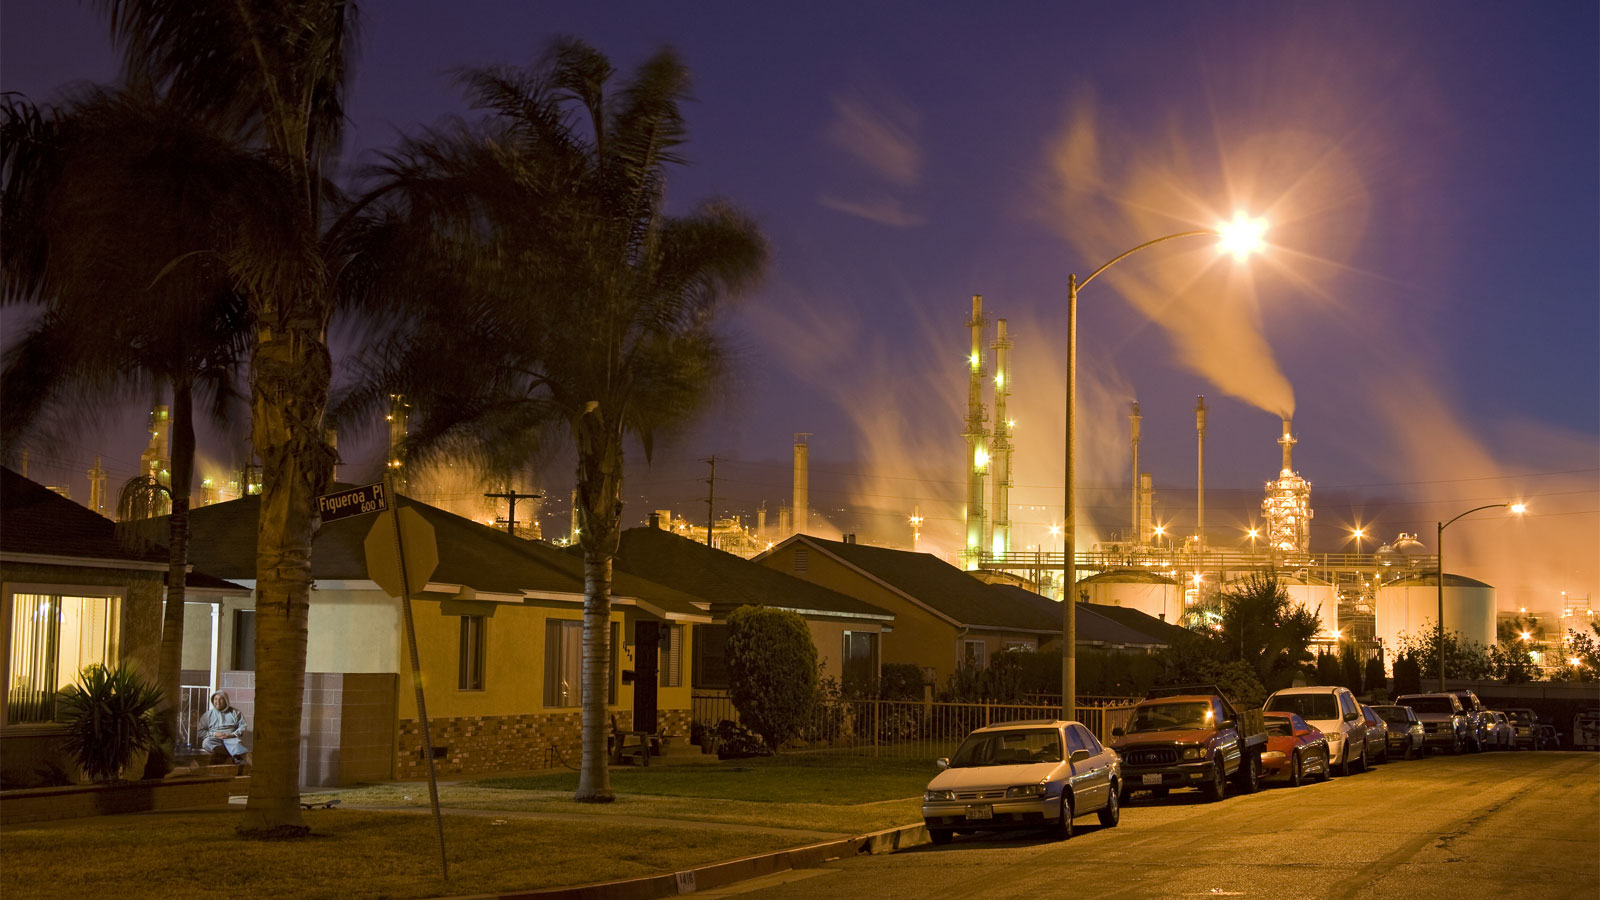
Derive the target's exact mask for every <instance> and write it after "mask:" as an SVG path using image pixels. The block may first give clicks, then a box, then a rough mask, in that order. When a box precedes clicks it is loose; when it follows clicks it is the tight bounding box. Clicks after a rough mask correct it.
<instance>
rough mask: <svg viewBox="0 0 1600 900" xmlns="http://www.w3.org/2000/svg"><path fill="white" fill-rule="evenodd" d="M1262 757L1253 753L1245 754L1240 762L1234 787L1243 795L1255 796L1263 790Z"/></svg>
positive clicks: (1235, 775) (1235, 774)
mask: <svg viewBox="0 0 1600 900" xmlns="http://www.w3.org/2000/svg"><path fill="white" fill-rule="evenodd" d="M1260 767H1261V757H1259V756H1256V755H1255V754H1253V753H1247V754H1245V756H1244V758H1243V759H1241V760H1239V771H1237V772H1235V773H1234V775H1233V777H1234V782H1233V783H1234V785H1235V786H1236V787H1238V788H1239V793H1241V794H1254V793H1255V792H1256V791H1258V790H1260V789H1261V770H1260Z"/></svg>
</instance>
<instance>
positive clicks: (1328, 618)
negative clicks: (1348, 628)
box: [1224, 571, 1339, 641]
mask: <svg viewBox="0 0 1600 900" xmlns="http://www.w3.org/2000/svg"><path fill="white" fill-rule="evenodd" d="M1277 578H1278V584H1279V585H1280V586H1281V587H1282V588H1283V592H1284V593H1286V594H1288V595H1289V602H1290V603H1293V604H1294V605H1295V606H1297V607H1299V608H1300V609H1306V610H1310V611H1311V612H1314V613H1316V614H1317V618H1318V619H1320V620H1321V622H1322V627H1321V628H1319V629H1317V635H1316V637H1317V640H1321V641H1332V640H1337V638H1335V637H1334V632H1335V631H1338V630H1339V594H1338V592H1337V591H1335V590H1334V588H1333V585H1332V584H1330V583H1329V582H1326V581H1323V580H1322V579H1320V578H1313V577H1311V576H1310V575H1309V574H1308V573H1306V572H1304V571H1297V572H1279V573H1278V575H1277ZM1249 582H1250V579H1249V577H1245V578H1238V579H1235V580H1233V581H1230V582H1228V583H1227V584H1226V585H1225V588H1224V589H1225V590H1230V591H1235V590H1238V589H1240V588H1242V587H1244V586H1245V585H1247V584H1249Z"/></svg>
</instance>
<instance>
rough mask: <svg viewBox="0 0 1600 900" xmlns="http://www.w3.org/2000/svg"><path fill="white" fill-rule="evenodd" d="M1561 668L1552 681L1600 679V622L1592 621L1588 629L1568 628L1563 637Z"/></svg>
mask: <svg viewBox="0 0 1600 900" xmlns="http://www.w3.org/2000/svg"><path fill="white" fill-rule="evenodd" d="M1556 652H1559V653H1560V654H1561V659H1560V668H1558V669H1556V671H1555V672H1554V673H1553V674H1552V675H1551V676H1550V680H1551V681H1595V680H1597V679H1600V623H1594V622H1591V623H1590V624H1589V629H1588V630H1587V631H1577V630H1574V629H1571V628H1569V629H1567V633H1566V636H1565V637H1564V638H1563V639H1562V647H1561V649H1560V650H1559V651H1556Z"/></svg>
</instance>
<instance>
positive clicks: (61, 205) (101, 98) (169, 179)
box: [0, 88, 271, 776]
mask: <svg viewBox="0 0 1600 900" xmlns="http://www.w3.org/2000/svg"><path fill="white" fill-rule="evenodd" d="M0 131H3V133H4V135H5V138H6V140H5V146H4V149H3V150H0V197H3V201H4V210H5V220H4V225H3V226H0V229H3V232H0V237H3V242H0V243H3V249H0V264H3V280H0V300H3V301H4V302H6V303H30V304H36V305H37V306H38V307H39V308H40V310H41V314H40V315H39V316H37V317H36V318H35V319H34V321H33V323H32V325H31V327H30V328H29V329H28V330H27V331H26V333H25V334H23V335H22V336H21V338H20V339H19V340H18V341H16V342H15V343H14V344H13V345H12V347H11V348H10V349H9V350H8V352H7V353H6V356H5V358H4V363H3V370H0V441H3V442H4V445H5V449H6V450H8V451H9V450H12V449H14V448H15V447H17V446H18V445H19V444H20V442H21V441H22V440H24V439H25V438H27V437H29V436H30V435H31V434H32V433H33V432H34V431H35V430H36V429H37V427H38V426H39V425H40V422H41V420H42V419H43V418H44V417H45V415H46V414H47V413H49V412H52V411H61V410H65V411H67V412H70V413H71V416H70V417H67V418H68V420H69V421H72V422H76V423H77V424H78V426H79V427H80V428H81V427H82V426H83V425H86V424H87V423H88V422H90V421H92V419H91V416H90V413H92V412H95V411H99V410H101V409H104V408H106V407H109V406H112V405H115V404H116V403H117V402H118V401H119V400H122V399H126V398H127V397H129V396H130V395H142V396H144V397H148V396H150V395H152V394H160V393H163V392H170V393H171V395H172V398H173V410H172V419H171V435H172V443H171V453H172V460H171V466H172V469H171V472H170V476H169V481H170V484H168V485H163V484H162V483H161V482H160V481H159V480H158V479H157V478H156V477H155V475H154V474H149V473H146V474H142V475H140V476H139V477H137V478H135V479H134V481H133V483H131V484H130V486H129V487H130V488H131V490H124V491H123V496H124V500H125V501H128V502H127V503H123V504H119V506H120V507H121V513H122V517H123V518H125V519H126V518H129V517H134V516H153V515H165V514H166V513H167V512H168V511H169V510H168V509H166V508H165V507H167V506H168V505H169V504H170V512H171V514H172V517H171V520H170V535H169V537H170V542H169V550H170V556H169V560H170V562H169V569H168V573H167V582H168V588H167V604H166V611H165V614H164V621H163V623H162V630H161V647H160V655H159V660H160V662H159V667H158V672H157V688H158V689H159V691H160V693H161V696H162V700H161V705H160V708H159V710H158V714H159V717H160V723H161V727H162V728H163V729H164V733H165V734H166V735H175V734H176V733H177V716H178V708H177V704H178V700H177V698H178V696H179V683H180V675H181V667H182V662H183V612H184V605H183V601H184V578H185V572H186V571H187V568H188V519H189V515H188V513H189V501H190V485H191V482H192V480H193V472H194V454H195V431H194V408H195V400H196V397H197V396H198V397H199V398H201V399H202V400H207V399H209V407H208V409H209V412H210V413H211V415H212V417H213V418H215V419H219V420H220V419H223V418H224V417H225V413H226V407H227V405H228V403H229V401H230V400H231V399H232V398H233V397H234V396H235V392H234V387H233V385H234V381H235V379H236V376H237V373H238V370H239V368H240V366H241V363H242V360H243V355H244V347H245V339H246V335H247V333H248V332H247V328H246V326H247V321H248V317H247V310H246V308H245V303H244V300H243V298H242V297H241V296H240V294H239V293H238V292H237V291H235V290H234V289H233V285H232V280H231V278H230V277H229V275H228V272H227V270H226V267H225V266H224V265H223V264H222V262H221V259H220V255H219V254H220V248H221V243H220V241H219V229H218V228H217V227H216V225H215V224H214V221H215V219H216V218H217V217H227V216H230V215H235V214H246V213H247V212H248V211H249V210H250V209H251V207H252V206H253V203H252V199H253V198H251V196H250V192H249V189H248V188H249V185H250V184H251V183H252V181H259V180H260V177H259V176H261V175H262V174H266V175H268V176H270V175H271V171H270V169H267V168H266V167H265V166H264V165H263V163H262V162H261V160H259V159H258V158H255V157H253V156H251V155H250V154H247V153H245V152H244V151H243V150H242V149H241V148H240V147H239V146H238V145H237V144H235V143H234V142H233V141H231V140H230V139H229V138H228V136H226V135H223V134H219V133H217V132H215V131H213V130H211V129H208V128H206V127H205V126H204V125H203V124H201V123H199V122H196V121H194V120H192V119H190V118H188V117H185V116H183V115H181V114H179V113H178V112H177V111H176V110H174V109H173V108H172V107H171V106H170V105H169V104H166V103H164V102H162V101H161V100H160V99H159V98H157V97H155V96H153V95H151V94H150V93H149V92H147V91H143V90H139V89H131V90H124V91H113V90H106V89H101V88H94V89H88V90H84V91H81V92H80V93H79V94H78V96H77V97H76V98H75V99H74V100H72V101H71V102H70V103H68V104H66V105H65V106H63V107H58V108H55V109H50V110H40V109H38V108H36V107H33V106H32V105H30V104H28V103H27V102H26V101H23V100H21V99H20V98H8V99H7V100H6V102H5V103H3V104H0ZM163 474H164V475H166V474H167V473H163ZM135 505H137V507H138V508H137V509H136V508H135ZM161 749H162V750H163V752H162V753H159V754H153V755H152V756H151V762H152V766H151V770H150V772H149V774H152V775H156V776H159V775H161V774H165V772H166V771H167V769H168V768H170V765H169V764H170V761H171V752H172V747H171V745H170V744H169V743H167V742H165V741H163V742H162V744H161Z"/></svg>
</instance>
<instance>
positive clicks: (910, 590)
mask: <svg viewBox="0 0 1600 900" xmlns="http://www.w3.org/2000/svg"><path fill="white" fill-rule="evenodd" d="M796 542H799V543H804V544H806V545H809V546H810V547H812V548H814V549H816V550H818V551H820V552H822V553H826V554H828V555H829V556H832V557H833V558H835V559H837V560H839V561H840V562H843V563H845V564H846V565H848V566H851V567H852V568H855V569H857V570H858V571H860V572H862V573H863V574H865V575H867V576H869V577H871V578H874V579H877V580H878V581H880V582H882V583H883V584H885V585H887V586H888V587H890V588H892V589H894V590H895V591H897V592H899V593H900V594H901V595H902V596H904V597H906V598H907V599H909V600H911V601H912V602H914V603H918V604H920V605H922V606H923V607H925V608H927V609H929V610H931V611H932V612H933V613H935V614H936V615H938V616H940V617H942V618H944V619H946V620H947V621H949V622H952V623H954V624H955V625H957V626H958V627H965V628H985V629H995V630H1011V631H1035V632H1045V633H1048V632H1053V633H1055V634H1060V633H1061V608H1060V607H1059V606H1056V605H1055V602H1054V601H1052V600H1050V599H1048V598H1046V597H1040V596H1039V595H1038V594H1034V593H1032V592H1031V591H1020V590H1018V593H1015V594H1014V593H1008V590H1007V589H1008V587H1009V586H1006V585H992V584H984V583H983V582H981V581H979V580H978V579H976V578H974V577H972V576H971V575H969V574H967V573H966V572H963V571H962V570H960V569H958V568H956V567H955V566H952V565H950V564H949V563H947V562H945V561H944V560H942V559H939V558H938V557H936V556H933V555H931V554H928V553H912V552H910V551H907V550H889V549H886V548H883V547H869V546H867V545H866V544H847V543H843V542H841V541H829V540H824V539H823V538H819V537H814V536H812V535H809V534H799V535H795V536H794V537H791V538H789V539H788V540H786V541H784V542H783V543H782V544H780V545H779V546H778V548H775V550H776V549H781V548H783V547H787V546H789V545H790V544H792V543H796ZM775 550H774V551H769V553H770V552H775ZM759 558H760V557H758V559H759ZM1022 594H1026V595H1028V596H1027V597H1023V596H1020V595H1022ZM1030 598H1037V599H1030Z"/></svg>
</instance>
